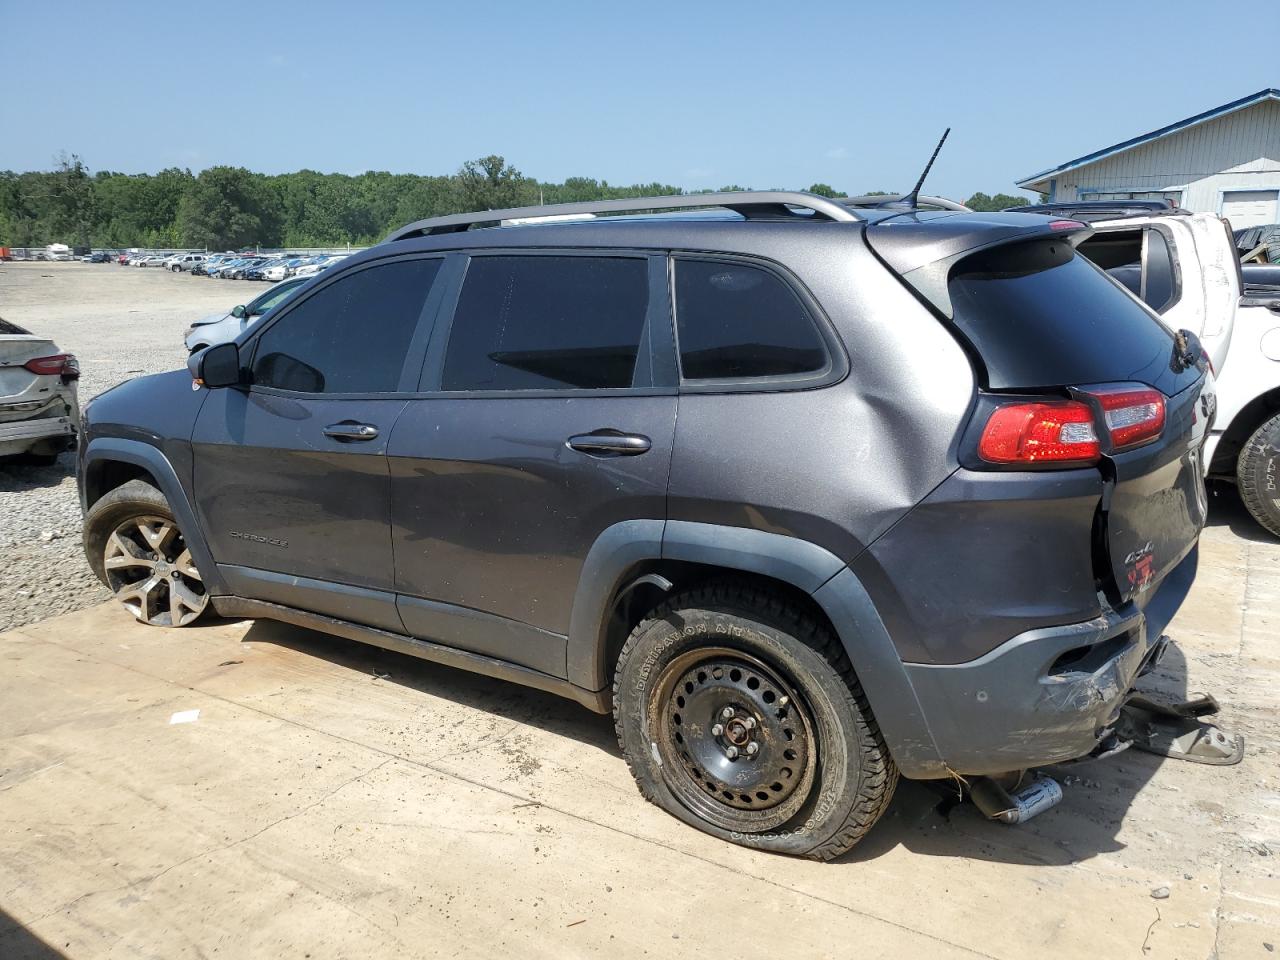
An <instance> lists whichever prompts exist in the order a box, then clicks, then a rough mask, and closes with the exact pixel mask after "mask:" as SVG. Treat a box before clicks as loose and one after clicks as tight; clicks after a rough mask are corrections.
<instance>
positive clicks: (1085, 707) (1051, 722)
mask: <svg viewBox="0 0 1280 960" xmlns="http://www.w3.org/2000/svg"><path fill="white" fill-rule="evenodd" d="M1197 560H1198V553H1197V550H1196V549H1192V550H1191V551H1190V552H1189V553H1188V554H1187V556H1186V557H1185V558H1184V559H1183V560H1182V561H1181V562H1180V563H1179V564H1178V566H1177V567H1175V568H1174V569H1173V570H1172V571H1171V572H1170V573H1169V575H1168V576H1167V577H1166V578H1165V579H1164V580H1163V581H1161V583H1160V584H1159V585H1158V587H1156V588H1155V589H1154V590H1152V591H1150V592H1149V593H1148V594H1147V595H1146V596H1145V597H1144V598H1143V600H1142V601H1141V604H1140V605H1139V604H1136V603H1127V604H1125V605H1124V606H1123V607H1121V608H1120V609H1107V610H1105V611H1104V612H1103V614H1102V615H1101V616H1098V617H1095V618H1093V619H1091V620H1087V621H1085V622H1083V623H1073V624H1069V625H1066V626H1060V627H1043V628H1040V629H1036V630H1029V631H1027V632H1025V633H1021V634H1019V635H1018V636H1016V637H1013V638H1012V639H1010V640H1008V641H1007V642H1005V643H1003V644H1001V645H1000V646H999V647H997V648H996V649H994V650H992V651H991V652H990V653H987V654H985V655H984V656H982V657H979V658H977V659H976V660H971V661H969V662H966V663H959V664H946V665H938V664H917V663H907V664H904V666H905V668H906V670H907V674H908V677H909V678H910V681H911V685H912V686H913V687H914V689H915V693H916V697H917V699H918V701H919V704H920V707H921V710H922V712H923V714H924V719H925V722H926V723H927V725H928V728H929V731H930V733H931V734H932V736H933V739H934V743H935V744H936V746H937V749H938V753H939V754H940V755H941V757H942V759H943V761H944V762H945V764H946V767H947V768H948V770H949V771H951V772H953V773H958V774H962V775H966V776H967V775H984V774H996V773H1002V772H1005V771H1009V770H1023V769H1028V768H1031V767H1036V766H1042V765H1045V764H1050V763H1059V762H1062V761H1065V760H1074V759H1077V758H1079V757H1083V756H1085V755H1086V754H1088V753H1090V752H1092V751H1093V750H1094V748H1095V747H1097V746H1098V744H1099V741H1100V740H1101V739H1102V738H1103V737H1104V736H1106V735H1107V734H1108V733H1109V732H1110V729H1111V727H1112V725H1113V724H1114V723H1115V722H1116V719H1117V717H1118V716H1119V713H1120V708H1121V706H1122V705H1123V703H1124V700H1125V697H1126V695H1127V694H1128V693H1129V691H1130V690H1131V688H1132V686H1133V683H1134V681H1135V680H1136V679H1137V677H1138V674H1139V673H1140V672H1141V671H1142V669H1143V668H1144V667H1145V666H1146V665H1147V664H1148V663H1149V662H1151V661H1153V660H1154V659H1155V658H1156V657H1158V655H1159V653H1160V652H1161V651H1160V646H1161V637H1162V635H1163V633H1164V629H1165V627H1166V626H1167V625H1168V623H1169V621H1170V620H1172V619H1173V615H1174V613H1176V612H1177V610H1178V607H1180V606H1181V604H1182V601H1183V600H1184V599H1185V598H1186V595H1187V593H1188V591H1189V590H1190V589H1191V583H1192V581H1193V580H1194V579H1195V570H1196V563H1197Z"/></svg>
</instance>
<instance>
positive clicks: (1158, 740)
mask: <svg viewBox="0 0 1280 960" xmlns="http://www.w3.org/2000/svg"><path fill="white" fill-rule="evenodd" d="M1218 709H1219V707H1218V701H1217V700H1215V699H1214V698H1213V696H1212V695H1210V694H1207V693H1202V694H1200V695H1199V696H1197V697H1193V698H1192V699H1190V700H1186V701H1183V702H1182V703H1159V702H1157V701H1155V700H1150V699H1148V698H1147V697H1144V696H1142V695H1141V694H1137V693H1134V694H1130V696H1129V699H1128V700H1126V701H1125V703H1124V706H1123V707H1121V708H1120V717H1119V719H1118V720H1117V721H1116V725H1115V735H1116V737H1117V738H1118V739H1119V740H1120V741H1122V742H1127V743H1129V744H1131V745H1132V746H1134V747H1136V748H1137V749H1139V750H1145V751H1146V752H1147V753H1154V754H1157V755H1159V756H1162V757H1169V758H1170V759H1173V760H1189V761H1191V762H1192V763H1211V764H1214V765H1216V766H1221V767H1227V766H1231V765H1232V764H1236V763H1239V762H1240V761H1241V760H1242V759H1244V737H1242V736H1240V735H1239V734H1227V733H1224V732H1223V730H1222V728H1221V727H1219V726H1218V725H1217V724H1215V723H1208V722H1206V721H1205V720H1203V719H1201V718H1202V717H1208V716H1212V715H1214V714H1215V713H1217V712H1218Z"/></svg>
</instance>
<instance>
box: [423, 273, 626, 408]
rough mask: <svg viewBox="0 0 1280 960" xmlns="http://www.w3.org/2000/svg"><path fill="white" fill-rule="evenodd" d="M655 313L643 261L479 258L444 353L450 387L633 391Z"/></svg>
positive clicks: (464, 289) (445, 381)
mask: <svg viewBox="0 0 1280 960" xmlns="http://www.w3.org/2000/svg"><path fill="white" fill-rule="evenodd" d="M648 308H649V266H648V261H646V260H644V259H641V258H636V257H476V258H475V259H473V260H472V261H471V264H470V266H468V267H467V276H466V280H465V281H464V282H463V285H462V294H461V296H460V298H459V300H458V309H457V311H456V313H455V315H454V318H453V328H452V331H451V333H450V335H449V347H448V351H447V352H446V354H445V362H444V375H443V378H442V383H441V386H442V388H443V389H445V390H557V389H559V390H562V389H565V388H575V387H576V388H583V389H603V388H608V387H629V386H631V385H632V381H633V379H634V377H635V369H636V358H637V357H638V355H639V351H640V343H641V338H642V335H643V332H644V325H645V316H646V313H647V312H648Z"/></svg>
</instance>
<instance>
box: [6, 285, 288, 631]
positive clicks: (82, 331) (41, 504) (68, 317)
mask: <svg viewBox="0 0 1280 960" xmlns="http://www.w3.org/2000/svg"><path fill="white" fill-rule="evenodd" d="M263 289H264V284H261V283H253V282H250V281H245V280H209V279H207V278H205V277H192V276H189V275H188V274H171V273H169V272H167V271H164V270H157V269H146V270H143V269H136V268H133V267H121V266H117V265H115V264H89V263H5V264H3V265H0V317H4V318H5V319H6V320H11V321H13V322H14V323H17V324H19V325H20V326H23V327H26V328H27V329H28V330H30V331H31V332H32V333H36V334H40V335H41V336H47V337H50V338H51V339H52V340H53V341H54V342H55V343H57V345H58V347H59V348H60V349H62V350H65V351H68V352H70V353H74V354H75V355H76V356H77V357H78V358H79V360H80V367H81V370H82V376H81V379H80V387H79V389H80V402H81V403H84V402H85V401H86V400H88V399H89V398H90V397H92V396H94V395H95V394H98V393H101V392H102V391H103V390H105V389H107V388H108V387H110V386H114V385H115V384H117V383H119V382H120V381H122V380H129V379H131V378H133V377H137V376H141V375H143V374H149V373H160V372H163V371H165V370H173V369H176V368H179V367H181V366H182V365H183V364H184V363H185V362H186V350H185V349H184V348H183V346H182V333H183V331H184V330H185V329H186V328H187V326H188V325H189V324H190V323H191V321H192V320H194V319H196V318H197V317H202V316H205V315H206V314H210V313H215V312H218V311H225V310H229V309H230V308H231V307H233V306H235V305H236V304H237V303H244V302H246V301H247V300H250V299H251V298H252V297H254V296H255V295H257V294H259V293H261V292H262V290H263ZM107 596H108V593H107V591H106V588H105V587H103V586H102V584H100V583H99V582H98V580H97V578H95V577H94V576H93V574H92V573H90V572H89V567H88V565H87V564H86V563H85V559H84V554H83V552H82V549H81V546H80V505H79V501H78V499H77V497H76V481H75V454H74V453H64V454H63V455H62V456H61V457H60V458H59V460H58V463H57V465H56V466H52V467H35V466H31V465H29V464H25V463H22V462H19V461H17V460H13V459H9V460H5V459H0V631H3V630H9V629H11V628H13V627H18V626H21V625H22V624H25V623H33V622H35V621H37V620H43V619H44V618H46V617H51V616H54V615H56V614H59V613H66V612H68V611H71V610H79V609H81V608H82V607H88V606H92V605H93V604H95V603H99V602H101V601H102V600H104V599H106V598H107Z"/></svg>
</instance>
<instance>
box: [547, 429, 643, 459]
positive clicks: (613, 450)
mask: <svg viewBox="0 0 1280 960" xmlns="http://www.w3.org/2000/svg"><path fill="white" fill-rule="evenodd" d="M566 442H567V443H568V444H569V447H570V448H571V449H573V450H577V451H578V452H579V453H586V454H590V455H592V456H596V457H601V456H613V457H634V456H636V455H637V454H641V453H645V452H647V451H648V449H649V448H650V447H651V446H653V444H652V443H650V442H649V438H648V437H645V436H641V435H640V434H638V433H619V432H618V431H617V430H597V431H595V432H594V433H580V434H578V435H577V436H574V437H570V438H569V439H568V440H567V441H566Z"/></svg>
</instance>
